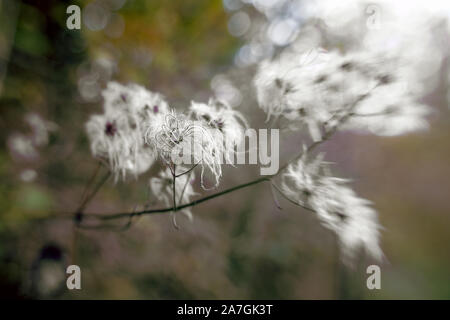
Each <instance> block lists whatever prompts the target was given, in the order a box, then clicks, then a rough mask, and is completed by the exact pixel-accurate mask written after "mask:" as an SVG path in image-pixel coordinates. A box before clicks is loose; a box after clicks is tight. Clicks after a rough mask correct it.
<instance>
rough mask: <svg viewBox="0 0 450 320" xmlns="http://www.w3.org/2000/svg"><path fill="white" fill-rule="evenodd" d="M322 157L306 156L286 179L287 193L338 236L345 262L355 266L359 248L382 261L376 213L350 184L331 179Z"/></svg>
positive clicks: (291, 166)
mask: <svg viewBox="0 0 450 320" xmlns="http://www.w3.org/2000/svg"><path fill="white" fill-rule="evenodd" d="M328 171H329V168H328V163H325V162H323V161H322V156H319V157H317V158H315V159H311V160H309V159H307V157H306V156H303V157H302V158H301V159H300V160H299V161H298V162H297V163H296V164H291V165H290V166H289V167H288V168H287V172H286V173H285V174H284V175H283V185H282V189H283V192H284V193H285V194H286V195H287V196H288V197H290V198H291V199H293V200H294V201H296V202H297V203H298V204H300V205H302V206H305V207H308V208H310V209H312V210H313V211H314V212H316V213H317V216H318V218H319V220H320V222H321V223H322V224H323V225H324V226H325V227H326V228H328V229H330V230H332V231H333V232H335V233H336V235H337V236H338V239H339V242H340V245H341V249H342V253H343V259H344V261H346V262H348V263H351V261H352V259H353V258H354V257H355V253H356V252H357V250H358V249H359V248H361V247H362V248H364V249H365V250H366V251H367V252H368V253H369V254H370V255H371V256H372V257H374V258H375V259H381V258H382V252H381V249H380V246H379V243H378V242H379V229H380V226H379V224H378V220H377V214H376V212H375V210H373V209H372V208H371V207H370V202H369V201H367V200H365V199H361V198H359V197H357V196H356V194H355V193H354V192H353V190H351V189H350V188H348V187H347V186H346V182H347V181H346V180H344V179H339V178H336V177H331V176H330V175H329V172H328Z"/></svg>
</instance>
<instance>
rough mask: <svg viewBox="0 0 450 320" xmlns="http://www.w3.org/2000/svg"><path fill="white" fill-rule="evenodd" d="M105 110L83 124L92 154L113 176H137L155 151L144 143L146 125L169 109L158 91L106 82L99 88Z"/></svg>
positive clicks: (151, 162) (154, 156)
mask: <svg viewBox="0 0 450 320" xmlns="http://www.w3.org/2000/svg"><path fill="white" fill-rule="evenodd" d="M102 95H103V97H104V105H103V109H104V113H103V114H102V115H94V116H92V117H91V118H90V119H89V121H88V122H87V124H86V129H87V133H88V136H89V139H90V142H91V151H92V154H93V155H94V157H97V158H99V159H101V160H103V161H105V162H106V163H107V164H108V165H109V167H110V169H111V170H112V171H113V172H114V174H115V177H116V180H117V179H118V178H119V177H121V178H123V179H125V178H126V176H127V174H132V175H134V176H137V175H139V174H141V173H143V172H145V171H146V170H148V168H150V166H151V165H152V164H153V162H154V160H155V159H156V151H155V150H154V149H153V148H152V147H151V146H149V145H147V144H145V143H144V135H145V132H146V130H148V127H149V126H153V125H154V124H155V123H156V124H157V123H158V121H157V119H159V118H161V116H162V114H163V113H165V112H166V111H167V109H168V107H167V103H166V102H165V101H164V99H163V98H162V96H161V95H159V94H157V93H153V92H150V91H148V90H146V89H145V88H144V87H141V86H138V85H128V86H124V85H121V84H119V83H117V82H110V83H108V86H107V88H106V89H105V90H104V91H103V92H102Z"/></svg>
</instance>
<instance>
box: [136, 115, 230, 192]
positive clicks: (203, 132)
mask: <svg viewBox="0 0 450 320" xmlns="http://www.w3.org/2000/svg"><path fill="white" fill-rule="evenodd" d="M145 141H146V143H147V144H148V145H152V146H154V147H155V148H156V150H157V151H158V153H159V155H160V156H161V158H162V159H163V160H164V162H166V163H167V164H168V165H170V166H173V165H184V166H191V167H192V166H195V165H200V167H201V170H202V171H201V179H200V180H201V185H202V187H203V188H205V189H206V187H205V185H204V171H205V169H208V171H209V172H210V173H211V174H212V175H213V177H214V179H215V185H214V186H217V185H218V184H219V180H220V177H221V175H222V168H221V162H220V154H221V149H220V148H221V146H218V145H217V144H216V141H215V140H214V138H213V137H212V136H211V134H210V133H209V132H208V130H207V128H206V127H205V126H204V125H203V124H202V123H200V122H194V121H192V120H190V119H188V118H187V117H186V116H185V115H183V114H177V113H176V112H175V111H173V110H172V111H171V112H169V113H167V114H166V115H164V119H163V121H162V122H161V123H160V124H159V126H157V127H155V128H154V129H153V128H148V130H147V132H146V134H145Z"/></svg>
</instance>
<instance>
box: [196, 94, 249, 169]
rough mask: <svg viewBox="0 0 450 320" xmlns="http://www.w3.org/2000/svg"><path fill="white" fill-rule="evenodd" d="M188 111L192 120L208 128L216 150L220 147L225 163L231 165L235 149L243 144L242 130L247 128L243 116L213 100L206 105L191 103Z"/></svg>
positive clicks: (221, 102) (223, 103)
mask: <svg viewBox="0 0 450 320" xmlns="http://www.w3.org/2000/svg"><path fill="white" fill-rule="evenodd" d="M189 111H190V116H191V117H192V118H193V119H195V120H196V121H199V122H201V123H202V124H203V125H204V126H205V127H206V128H208V130H209V131H210V133H211V135H212V137H213V138H214V140H215V141H216V146H217V149H219V146H222V148H223V150H222V151H223V156H224V158H225V160H226V161H227V163H233V161H232V158H233V157H234V154H235V153H236V152H237V151H236V148H235V147H237V146H239V145H240V144H241V143H242V142H243V138H244V130H245V129H247V128H248V123H247V120H246V119H245V118H244V116H243V115H242V114H241V113H240V112H238V111H236V110H234V109H233V108H231V107H230V106H229V105H228V104H227V103H226V102H223V101H218V100H214V99H211V100H210V101H209V102H208V104H204V103H197V102H191V106H190V109H189Z"/></svg>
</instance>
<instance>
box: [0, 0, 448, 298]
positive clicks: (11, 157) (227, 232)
mask: <svg viewBox="0 0 450 320" xmlns="http://www.w3.org/2000/svg"><path fill="white" fill-rule="evenodd" d="M224 2H227V3H230V1H224ZM71 4H77V5H79V6H80V7H81V8H82V9H83V16H82V27H81V30H68V29H67V28H66V19H67V17H68V14H66V8H67V7H68V6H69V5H71ZM0 10H1V11H0V16H1V19H0V59H1V60H0V95H1V97H0V132H1V136H2V137H3V144H2V148H1V149H0V177H1V184H0V297H9V298H11V297H16V298H58V299H60V298H63V299H81V298H83V299H85V298H99V299H105V298H120V299H178V298H184V299H194V298H206V299H209V298H222V299H231V298H237V299H241V298H256V299H265V298H267V299H269V298H270V299H319V298H324V299H329V298H364V299H377V298H405V299H409V298H425V299H430V298H450V272H449V270H450V250H449V243H450V232H449V230H450V220H449V213H450V212H449V211H450V201H448V195H449V190H450V182H449V181H450V170H449V163H450V148H449V143H448V141H449V138H450V136H449V130H448V128H449V127H448V125H449V120H450V119H449V113H448V109H447V102H446V100H445V97H446V94H447V83H446V80H442V84H441V85H440V86H439V87H438V89H436V90H435V92H433V94H432V95H430V96H429V97H427V99H428V100H429V101H428V102H429V103H430V104H431V105H432V106H433V107H434V108H435V110H436V112H435V113H434V115H433V116H432V117H431V119H430V121H431V124H432V126H431V130H430V131H429V132H426V133H420V134H413V135H408V136H404V137H397V138H378V137H372V136H365V135H355V134H350V133H342V134H339V135H337V136H336V138H335V139H334V140H333V141H331V142H330V143H328V144H327V145H326V146H324V147H323V148H324V150H326V151H327V157H328V158H329V160H331V161H335V162H336V163H337V165H336V166H335V167H334V169H335V171H336V172H337V173H338V174H339V175H340V176H345V177H353V178H354V182H353V183H354V184H353V186H354V188H355V189H356V190H357V192H358V193H359V194H360V195H361V196H363V197H366V198H368V199H371V200H372V201H373V202H374V203H375V207H376V209H377V210H378V211H379V212H380V220H381V223H382V225H383V226H384V227H385V230H384V231H383V236H382V245H383V249H384V251H385V254H386V257H387V261H386V262H384V263H383V264H382V266H381V268H382V290H379V291H369V290H367V289H366V287H365V283H366V274H365V268H366V267H367V265H368V264H370V262H369V261H366V260H365V259H361V261H360V262H359V264H358V266H356V267H355V269H354V270H348V269H345V268H343V267H342V266H341V265H340V263H339V261H338V252H337V247H336V240H335V238H334V236H333V235H332V234H331V233H330V232H329V231H327V230H325V229H323V228H322V227H321V226H320V225H319V223H318V222H317V221H316V219H314V217H313V216H312V215H311V214H309V213H308V212H304V211H301V210H299V209H298V208H294V207H292V206H291V205H290V204H289V203H285V202H283V203H282V206H283V210H282V211H278V210H277V209H276V207H275V205H274V204H273V200H272V198H271V195H270V190H268V188H267V187H266V186H263V185H261V186H257V187H254V188H252V189H246V190H243V191H242V192H240V193H235V194H233V195H227V196H225V197H222V198H219V199H217V200H216V201H212V202H207V203H204V204H202V205H200V206H198V207H195V208H194V210H193V212H194V216H195V218H194V222H193V223H190V222H189V221H187V220H184V219H182V218H180V224H181V226H182V228H181V230H175V229H174V228H173V227H172V225H171V222H170V218H169V217H168V216H166V215H157V216H152V217H142V218H140V219H139V220H137V221H136V222H135V223H134V224H133V225H132V227H131V229H128V230H126V231H123V232H117V231H108V230H77V229H76V228H74V226H73V222H72V221H71V220H70V219H62V218H61V219H60V218H58V217H64V214H63V213H67V212H74V211H75V210H76V208H77V206H78V205H79V204H80V201H81V195H82V193H83V189H84V187H85V185H86V182H87V181H88V180H89V177H90V176H91V175H92V172H93V171H94V170H95V168H96V166H97V164H96V162H95V160H94V159H93V158H92V157H91V156H90V152H89V145H88V141H87V138H86V135H85V132H84V123H85V121H86V119H87V118H88V117H89V115H90V114H93V113H96V112H98V111H100V110H101V96H100V90H101V89H102V88H104V86H105V84H106V83H107V82H108V81H109V80H117V81H121V82H124V83H127V82H136V83H139V84H142V85H144V86H146V87H147V88H149V89H150V90H152V91H158V92H161V93H163V94H164V95H165V96H166V97H167V99H168V101H169V103H170V104H171V105H172V106H174V107H176V108H179V109H183V108H186V107H187V106H188V104H189V102H190V100H199V101H206V100H207V99H208V97H209V96H211V95H212V94H213V91H212V89H211V79H213V77H214V76H215V75H217V74H219V73H227V75H228V76H229V77H230V78H231V79H233V81H235V83H236V86H237V87H239V88H240V89H241V93H242V95H243V99H242V103H241V104H240V106H239V108H241V110H242V112H243V113H245V114H246V115H247V116H248V117H249V119H250V121H251V124H252V126H253V127H258V126H262V127H264V123H263V121H262V120H263V119H264V117H265V116H264V115H263V114H262V112H261V111H260V110H259V109H257V107H256V106H255V102H254V96H253V93H252V91H251V89H249V88H250V75H251V72H252V70H253V69H252V67H248V68H237V67H236V66H235V65H234V55H235V53H236V51H237V50H238V48H239V46H240V44H241V43H242V42H241V39H239V38H238V37H233V36H232V35H230V33H229V28H230V27H229V25H228V21H229V20H228V19H229V16H230V13H229V12H227V10H225V9H224V4H223V3H222V1H220V0H171V1H138V0H128V1H125V0H105V1H95V2H94V1H33V0H26V1H25V0H24V1H22V2H19V1H12V0H10V1H8V0H2V1H0ZM247 12H248V14H249V16H250V17H256V13H255V12H253V11H252V10H251V9H250V8H249V9H248V10H247ZM442 72H443V75H445V74H446V73H447V67H446V66H445V68H443V70H442ZM35 116H37V117H38V118H39V119H40V120H36V117H35ZM33 119H34V120H33ZM300 143H301V141H299V140H298V137H289V138H288V139H287V140H286V141H285V142H284V143H283V142H282V146H281V147H282V150H281V154H282V155H283V154H284V153H285V152H292V151H295V149H296V148H297V147H298V146H300ZM157 169H158V168H154V169H152V170H151V171H150V172H149V173H148V174H147V175H146V176H144V177H140V178H139V180H137V181H129V182H128V183H123V182H119V183H117V184H114V183H113V182H112V181H109V182H108V183H107V184H106V185H105V187H104V188H103V189H102V190H101V192H100V193H99V194H98V195H97V197H96V198H95V199H94V200H93V201H92V202H91V203H90V204H89V206H88V208H87V211H89V212H117V211H131V210H133V208H135V207H136V205H143V204H145V203H146V202H148V190H147V180H148V178H149V176H151V175H153V174H155V173H156V172H157ZM257 174H258V170H257V168H256V167H255V166H246V167H245V168H243V167H237V168H232V167H227V168H225V172H224V180H223V182H222V184H221V188H225V187H227V186H231V185H233V184H236V183H240V182H243V181H245V180H247V179H251V178H252V177H255V176H256V175H257ZM69 264H77V265H79V266H80V267H81V270H82V290H75V291H69V290H67V289H65V279H66V275H65V268H66V266H67V265H69Z"/></svg>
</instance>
